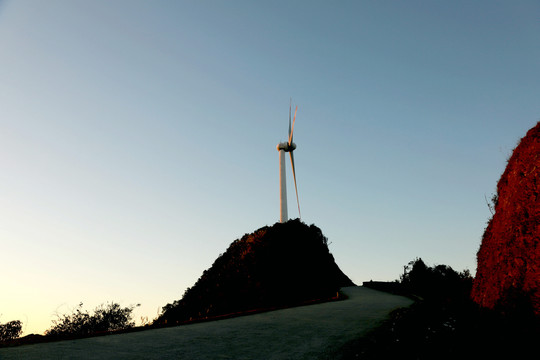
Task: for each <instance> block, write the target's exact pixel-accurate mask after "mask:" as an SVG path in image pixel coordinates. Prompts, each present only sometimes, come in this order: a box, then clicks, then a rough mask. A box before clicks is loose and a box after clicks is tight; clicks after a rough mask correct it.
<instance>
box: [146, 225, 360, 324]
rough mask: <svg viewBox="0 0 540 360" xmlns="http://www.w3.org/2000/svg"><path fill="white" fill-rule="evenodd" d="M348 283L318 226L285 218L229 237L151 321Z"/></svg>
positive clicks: (260, 303)
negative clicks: (196, 277) (212, 259)
mask: <svg viewBox="0 0 540 360" xmlns="http://www.w3.org/2000/svg"><path fill="white" fill-rule="evenodd" d="M352 285H354V284H353V282H352V281H351V280H350V279H349V278H348V277H347V276H346V275H345V274H344V273H343V272H342V271H341V270H340V268H339V267H338V266H337V264H336V263H335V260H334V257H333V256H332V254H331V253H330V251H329V249H328V243H327V238H326V237H325V236H324V235H323V233H322V231H321V229H319V228H318V227H317V226H315V225H310V226H308V225H306V224H304V223H302V222H301V221H299V220H290V221H288V222H286V223H276V224H274V225H273V226H265V227H262V228H260V229H258V230H256V231H254V232H253V233H251V234H246V235H244V236H243V237H242V238H241V239H238V240H235V241H233V242H232V243H231V245H230V246H229V248H228V249H227V251H226V252H225V253H223V254H221V255H220V256H219V257H218V258H217V259H216V260H215V262H214V264H213V265H212V266H211V267H210V268H209V269H208V270H205V271H204V272H203V274H202V275H201V277H200V278H199V280H198V281H197V282H196V283H195V285H193V287H191V288H188V289H187V290H186V291H185V293H184V295H183V297H182V298H181V299H180V300H176V301H174V302H173V303H172V304H167V305H166V306H164V307H163V313H162V314H161V316H160V317H159V318H158V319H157V320H156V322H155V324H178V323H183V322H188V321H194V320H203V319H207V318H215V317H219V316H223V315H229V314H235V313H242V312H247V311H257V310H264V309H271V308H279V307H286V306H294V305H300V304H303V303H305V302H309V301H314V300H327V299H331V298H333V297H335V296H336V294H337V291H338V290H339V289H340V288H341V287H344V286H352Z"/></svg>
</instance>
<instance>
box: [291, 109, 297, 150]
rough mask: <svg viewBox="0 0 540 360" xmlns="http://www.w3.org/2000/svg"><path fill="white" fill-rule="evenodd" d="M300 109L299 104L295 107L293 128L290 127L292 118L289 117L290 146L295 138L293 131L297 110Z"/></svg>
mask: <svg viewBox="0 0 540 360" xmlns="http://www.w3.org/2000/svg"><path fill="white" fill-rule="evenodd" d="M297 110H298V106H297V107H296V108H295V109H294V118H293V121H292V130H291V129H290V121H291V120H290V119H289V146H291V144H292V139H293V132H294V121H295V120H296V111H297Z"/></svg>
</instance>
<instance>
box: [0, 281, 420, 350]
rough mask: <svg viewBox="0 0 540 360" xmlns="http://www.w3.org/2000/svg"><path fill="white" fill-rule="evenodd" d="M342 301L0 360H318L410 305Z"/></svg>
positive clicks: (364, 291) (358, 291) (353, 298)
mask: <svg viewBox="0 0 540 360" xmlns="http://www.w3.org/2000/svg"><path fill="white" fill-rule="evenodd" d="M343 291H344V292H345V293H346V294H347V295H348V296H349V299H348V300H345V301H338V302H331V303H324V304H316V305H309V306H303V307H296V308H291V309H285V310H277V311H272V312H267V313H261V314H256V315H250V316H243V317H238V318H233V319H226V320H219V321H213V322H206V323H199V324H192V325H186V326H178V327H172V328H165V329H156V330H147V331H141V332H135V333H128V334H119V335H110V336H100V337H94V338H88V339H80V340H72V341H59V342H54V343H45V344H36V345H26V346H20V347H14V348H4V349H0V359H2V360H3V359H6V360H8V359H235V360H237V359H318V358H324V355H325V354H330V353H332V352H334V351H336V350H337V349H339V348H340V347H341V346H343V345H344V344H345V343H347V342H348V341H350V340H353V339H355V338H358V337H360V336H362V335H363V334H364V333H366V332H367V331H369V330H371V329H373V328H374V327H376V326H377V325H378V324H380V323H381V322H382V321H383V320H384V319H386V318H387V316H388V314H389V313H390V311H392V310H393V309H396V308H398V307H405V306H409V305H411V304H412V301H411V300H409V299H407V298H404V297H401V296H395V295H391V294H387V293H383V292H379V291H375V290H371V289H368V288H364V287H349V288H345V289H343Z"/></svg>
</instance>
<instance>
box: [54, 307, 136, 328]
mask: <svg viewBox="0 0 540 360" xmlns="http://www.w3.org/2000/svg"><path fill="white" fill-rule="evenodd" d="M82 305H83V303H80V304H79V306H78V307H77V308H76V309H75V310H73V312H72V313H71V314H67V315H66V314H63V315H57V317H58V319H57V320H53V324H54V326H53V327H52V328H51V329H49V330H47V331H46V335H48V336H63V335H76V336H85V335H90V334H95V333H98V332H106V331H115V330H122V329H127V328H130V327H133V326H134V325H135V322H134V321H132V318H131V313H132V312H133V309H134V308H135V306H133V305H132V306H129V307H125V308H122V307H121V306H120V305H119V304H116V303H110V304H106V305H103V304H101V305H100V306H98V307H97V308H96V309H94V314H93V315H90V314H89V313H88V311H86V310H83V309H82ZM137 306H139V305H137Z"/></svg>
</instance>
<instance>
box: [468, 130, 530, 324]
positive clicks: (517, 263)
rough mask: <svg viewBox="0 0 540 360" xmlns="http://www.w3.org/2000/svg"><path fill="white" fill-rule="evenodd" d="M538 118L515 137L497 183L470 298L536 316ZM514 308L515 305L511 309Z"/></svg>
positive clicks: (477, 301) (485, 305)
mask: <svg viewBox="0 0 540 360" xmlns="http://www.w3.org/2000/svg"><path fill="white" fill-rule="evenodd" d="M539 193H540V122H539V123H538V124H537V125H536V126H535V127H534V128H532V129H531V130H529V132H528V133H527V135H526V136H525V137H524V138H523V139H521V142H520V143H519V145H518V146H517V147H516V149H515V150H514V153H513V154H512V157H511V158H510V160H509V161H508V165H507V166H506V170H505V171H504V173H503V175H502V176H501V179H500V180H499V183H498V184H497V194H498V201H497V202H496V206H495V214H494V215H493V218H492V219H491V221H490V222H489V224H488V227H487V228H486V231H485V233H484V236H483V239H482V244H481V245H480V249H479V251H478V254H477V261H478V265H477V272H476V278H475V281H474V285H473V290H472V298H473V300H474V301H475V302H476V303H478V304H479V305H481V306H484V307H487V308H500V309H501V310H503V311H506V310H512V309H513V310H516V309H517V308H518V307H520V306H529V305H532V308H533V310H534V312H535V313H536V315H540V291H539V287H540V247H539V238H540V196H539ZM517 310H519V309H517Z"/></svg>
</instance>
